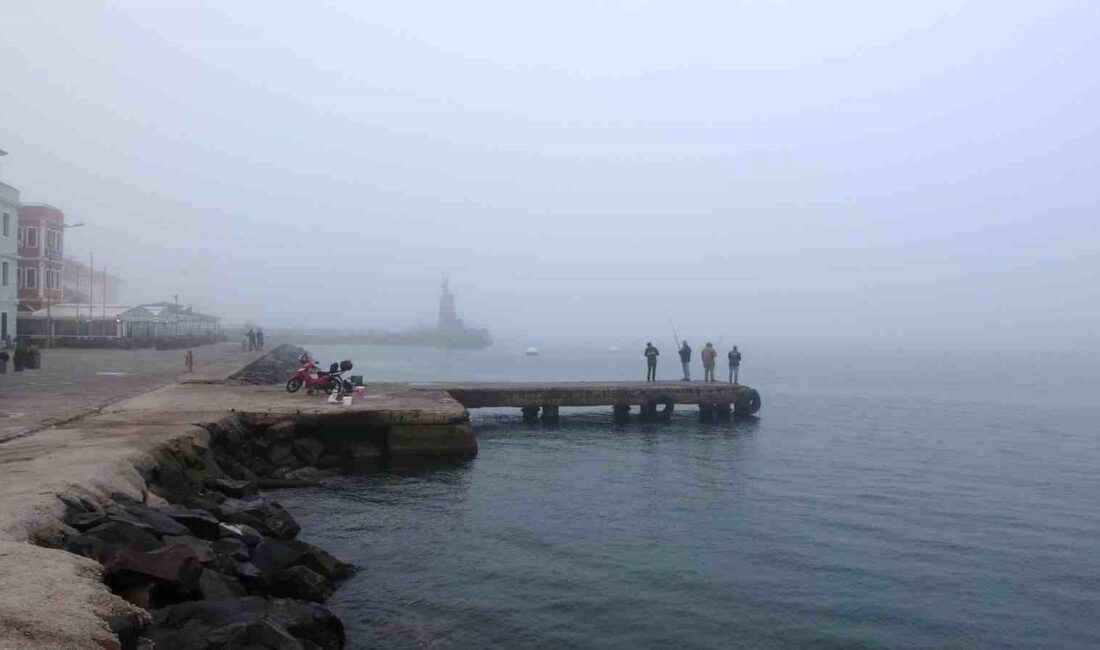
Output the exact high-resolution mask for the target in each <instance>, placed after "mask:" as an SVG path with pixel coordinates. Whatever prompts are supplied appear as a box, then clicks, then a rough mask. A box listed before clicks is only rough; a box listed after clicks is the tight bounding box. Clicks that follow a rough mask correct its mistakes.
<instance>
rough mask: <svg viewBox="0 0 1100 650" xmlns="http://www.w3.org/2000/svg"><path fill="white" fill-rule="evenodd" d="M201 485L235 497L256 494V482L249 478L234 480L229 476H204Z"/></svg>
mask: <svg viewBox="0 0 1100 650" xmlns="http://www.w3.org/2000/svg"><path fill="white" fill-rule="evenodd" d="M203 485H204V486H205V487H206V489H208V490H216V491H218V492H221V493H222V494H224V495H226V496H229V497H235V498H238V499H239V498H242V497H250V496H253V495H255V494H256V482H255V481H251V480H243V481H242V480H234V479H231V478H218V477H214V476H208V477H206V480H205V481H204V482H203Z"/></svg>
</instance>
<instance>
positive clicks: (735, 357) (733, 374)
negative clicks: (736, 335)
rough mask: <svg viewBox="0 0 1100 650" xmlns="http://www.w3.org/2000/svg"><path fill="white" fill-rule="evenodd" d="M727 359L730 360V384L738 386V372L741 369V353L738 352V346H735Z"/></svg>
mask: <svg viewBox="0 0 1100 650" xmlns="http://www.w3.org/2000/svg"><path fill="white" fill-rule="evenodd" d="M726 358H728V359H729V360H730V383H731V384H735V385H736V384H737V372H738V371H739V370H740V369H741V353H740V352H738V351H737V346H736V345H735V346H733V349H732V350H730V353H729V354H727V355H726Z"/></svg>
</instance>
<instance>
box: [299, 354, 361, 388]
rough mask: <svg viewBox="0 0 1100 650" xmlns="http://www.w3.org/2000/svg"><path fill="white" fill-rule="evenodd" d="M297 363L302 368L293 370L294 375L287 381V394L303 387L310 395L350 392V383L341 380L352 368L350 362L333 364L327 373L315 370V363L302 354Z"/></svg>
mask: <svg viewBox="0 0 1100 650" xmlns="http://www.w3.org/2000/svg"><path fill="white" fill-rule="evenodd" d="M298 361H300V362H301V363H302V366H301V367H300V368H298V369H297V370H295V371H294V374H293V375H291V376H290V379H289V380H287V382H286V391H287V392H288V393H296V392H298V389H299V388H301V387H302V386H305V387H306V390H307V391H308V392H309V393H310V394H313V391H315V390H323V391H325V392H326V393H331V392H332V391H334V390H335V391H339V393H340V394H344V393H350V392H351V386H350V382H348V381H346V380H345V379H344V378H343V374H344V373H345V372H347V371H348V370H351V368H352V363H351V361H348V360H347V359H345V360H344V361H341V362H340V363H339V364H336V363H334V364H332V365H331V366H329V369H328V372H325V371H323V370H317V362H316V361H314V360H313V359H310V358H309V357H308V356H306V355H304V354H303V355H302V356H301V357H300V358H299V359H298Z"/></svg>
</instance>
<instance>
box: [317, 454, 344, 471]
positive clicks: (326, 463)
mask: <svg viewBox="0 0 1100 650" xmlns="http://www.w3.org/2000/svg"><path fill="white" fill-rule="evenodd" d="M344 461H345V458H344V457H343V456H341V455H340V454H325V455H324V456H321V458H320V460H318V461H317V463H316V465H317V467H320V468H322V469H340V468H342V467H343V466H344V464H345V462H344Z"/></svg>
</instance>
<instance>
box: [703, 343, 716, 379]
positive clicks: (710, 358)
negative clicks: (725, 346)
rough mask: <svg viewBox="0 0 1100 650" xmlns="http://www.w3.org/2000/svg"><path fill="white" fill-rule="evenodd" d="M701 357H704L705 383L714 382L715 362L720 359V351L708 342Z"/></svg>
mask: <svg viewBox="0 0 1100 650" xmlns="http://www.w3.org/2000/svg"><path fill="white" fill-rule="evenodd" d="M700 356H702V357H703V381H714V360H715V359H716V358H718V350H715V349H714V344H713V343H711V342H710V341H707V344H706V345H705V346H704V347H703V351H702V352H701V353H700Z"/></svg>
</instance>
